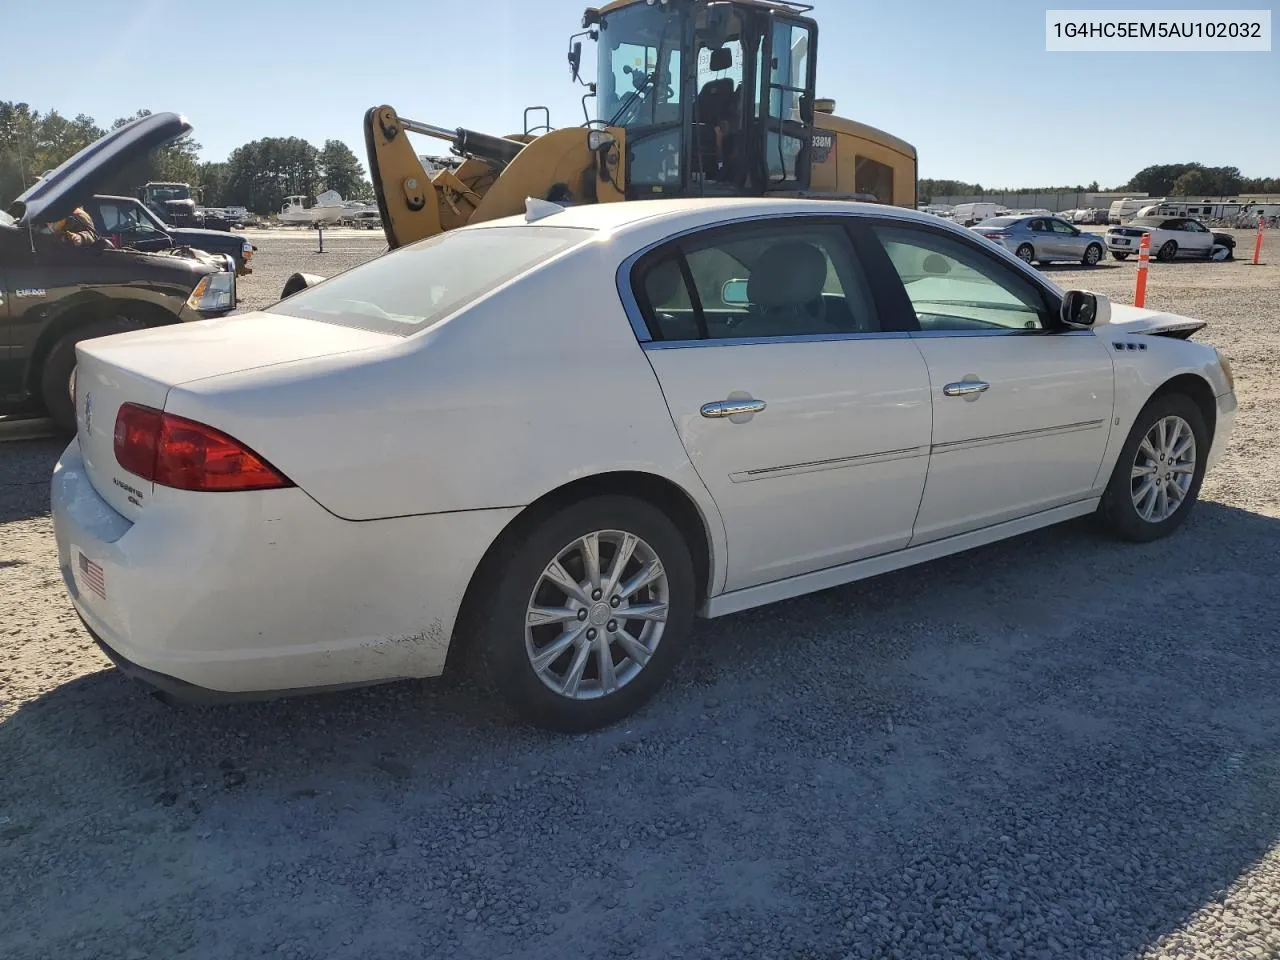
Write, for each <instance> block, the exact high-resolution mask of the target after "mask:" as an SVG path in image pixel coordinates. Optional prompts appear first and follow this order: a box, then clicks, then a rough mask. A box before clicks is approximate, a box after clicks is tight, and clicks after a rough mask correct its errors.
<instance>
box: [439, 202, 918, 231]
mask: <svg viewBox="0 0 1280 960" xmlns="http://www.w3.org/2000/svg"><path fill="white" fill-rule="evenodd" d="M790 213H807V214H810V215H812V216H818V217H820V216H823V215H838V214H844V215H849V214H862V215H864V216H882V217H884V216H887V217H892V218H894V219H897V220H904V221H911V222H914V223H927V224H930V225H936V224H937V223H938V218H937V217H935V216H933V215H932V214H928V213H921V212H919V211H916V210H911V209H908V208H907V207H893V206H889V205H887V204H880V203H858V202H855V201H851V200H819V199H809V198H803V197H798V198H783V197H768V198H764V197H705V198H701V197H695V198H682V199H668V200H628V201H626V202H617V203H593V204H582V205H579V206H567V207H565V208H564V209H563V211H561V212H558V213H551V214H547V215H544V216H541V217H538V218H536V219H535V220H534V221H533V223H535V224H542V225H546V226H549V227H578V228H586V229H589V230H601V231H608V232H620V231H625V230H627V229H628V228H630V227H634V226H637V225H640V224H643V225H644V226H645V227H653V226H667V227H669V228H670V229H671V230H673V231H674V230H681V229H687V228H691V227H699V226H713V225H715V224H717V223H720V222H723V221H731V220H743V219H750V218H752V217H758V216H780V215H781V216H785V215H787V214H790ZM526 222H528V221H526V219H525V217H524V216H523V215H520V216H513V217H503V218H502V219H498V220H490V221H487V222H484V223H479V224H474V225H472V226H467V227H463V228H462V229H464V230H483V229H485V228H487V227H495V226H519V225H523V224H525V223H526Z"/></svg>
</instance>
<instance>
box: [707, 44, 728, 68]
mask: <svg viewBox="0 0 1280 960" xmlns="http://www.w3.org/2000/svg"><path fill="white" fill-rule="evenodd" d="M707 66H709V67H710V68H711V69H712V70H714V71H715V72H716V73H719V72H720V71H721V70H728V69H729V68H730V67H732V66H733V51H732V50H730V49H729V48H728V47H721V48H720V49H719V50H712V51H711V62H710V63H708V64H707Z"/></svg>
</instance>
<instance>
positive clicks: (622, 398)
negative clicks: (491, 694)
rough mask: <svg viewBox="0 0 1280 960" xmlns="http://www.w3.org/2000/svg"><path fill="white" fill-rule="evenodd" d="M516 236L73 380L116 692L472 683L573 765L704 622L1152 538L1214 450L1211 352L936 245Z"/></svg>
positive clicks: (1013, 268) (453, 250) (1016, 265)
mask: <svg viewBox="0 0 1280 960" xmlns="http://www.w3.org/2000/svg"><path fill="white" fill-rule="evenodd" d="M530 206H531V212H530V214H529V215H528V216H527V217H524V218H519V217H516V218H509V219H505V220H496V221H491V222H488V223H483V224H479V225H476V226H470V227H466V228H463V229H459V230H454V231H451V232H449V233H446V234H443V235H440V236H437V237H434V238H432V239H429V240H426V241H423V242H421V243H417V244H414V245H412V246H409V247H405V248H403V249H401V250H397V251H395V252H393V253H390V254H388V255H386V256H383V257H380V258H378V259H376V260H374V261H372V262H370V263H367V264H365V265H363V266H360V267H357V268H355V269H354V270H351V271H349V272H347V273H344V274H341V275H339V276H337V277H334V278H332V279H330V280H327V281H324V282H322V283H319V284H318V285H315V286H311V287H309V288H306V289H303V290H302V291H301V292H299V293H297V294H296V295H294V296H292V297H291V298H289V299H286V300H284V301H282V302H280V303H279V304H277V305H275V306H274V307H271V308H270V309H268V310H266V311H263V312H258V313H249V314H244V315H240V316H232V317H228V318H226V319H223V320H216V321H209V322H201V323H196V324H186V325H183V326H181V327H161V328H159V329H153V330H146V331H139V332H135V333H125V334H121V335H117V336H112V337H106V338H102V339H97V340H92V341H86V342H84V343H81V344H80V346H79V350H78V356H79V373H78V376H77V383H76V411H77V416H78V419H79V433H78V436H77V438H76V439H75V440H74V441H73V442H72V443H71V444H70V446H68V448H67V449H66V451H65V453H64V454H63V456H62V458H61V460H60V462H59V464H58V466H57V468H56V472H55V474H54V477H53V491H52V493H53V498H52V499H53V513H54V526H55V530H56V534H57V543H58V555H59V562H60V564H61V568H62V574H63V577H64V579H65V581H66V586H67V589H68V591H69V592H70V595H71V598H72V600H73V601H74V603H75V607H76V609H77V610H78V611H79V612H80V615H81V616H82V617H83V619H84V621H85V623H86V624H87V625H88V627H89V629H90V630H91V631H92V633H93V634H94V636H95V637H97V638H98V640H99V642H100V643H101V644H102V646H103V648H104V650H105V651H106V652H107V653H108V655H109V656H110V657H111V658H112V659H113V660H114V661H115V662H116V663H117V664H118V665H119V666H120V667H121V669H122V670H124V671H125V672H126V673H130V674H132V675H135V676H138V677H140V678H142V679H144V680H146V681H148V682H150V683H151V684H153V685H155V686H158V687H160V688H161V689H162V690H166V691H169V692H170V693H171V694H177V695H179V696H185V697H188V698H193V699H211V698H212V699H216V698H218V697H224V696H228V695H230V696H241V697H243V696H263V695H267V694H269V693H272V692H279V691H289V692H296V691H303V690H311V689H318V688H324V687H334V686H347V685H352V684H367V683H373V682H378V681H383V680H392V679H395V678H401V677H425V676H431V675H435V674H439V673H441V672H442V671H443V670H444V668H445V664H446V659H447V658H448V657H449V655H450V654H451V653H453V652H455V651H456V652H461V651H463V650H465V651H466V652H467V654H468V657H467V658H466V660H467V662H470V663H478V664H480V665H481V668H482V669H484V670H487V671H488V673H489V675H490V676H491V677H492V679H493V681H494V682H495V683H496V686H497V688H498V690H500V691H501V692H502V694H503V695H505V697H506V698H507V699H508V700H509V702H510V703H511V704H512V705H514V707H515V708H516V709H517V710H518V711H519V713H520V714H521V715H523V716H524V717H526V718H528V719H529V720H531V721H533V722H536V723H539V724H543V725H546V726H550V727H554V728H559V729H570V730H581V729H589V728H593V727H597V726H599V725H602V724H606V723H610V722H612V721H615V720H617V719H618V718H620V717H622V716H624V715H626V714H628V713H630V712H631V711H633V710H635V709H636V708H637V707H639V706H640V705H641V704H642V703H644V702H645V701H646V700H647V699H648V698H649V697H650V696H652V695H653V693H654V692H655V691H656V690H657V688H658V686H659V685H660V684H661V682H662V680H663V679H664V677H666V676H667V674H668V673H669V672H670V671H671V669H672V667H673V665H674V664H675V662H676V660H677V658H678V657H679V655H680V654H681V652H682V651H683V649H684V648H685V647H686V646H687V644H688V643H689V639H690V633H691V628H692V623H693V620H694V617H695V615H702V616H705V617H718V616H721V615H724V614H730V613H735V612H737V611H740V610H745V609H747V608H749V607H755V606H758V605H761V604H766V603H771V602H773V601H775V600H782V599H784V598H787V597H794V596H797V595H800V594H805V593H809V592H811V591H815V590H821V589H824V588H827V587H832V586H835V585H837V584H842V583H847V582H849V581H852V580H857V579H860V578H865V577H870V576H874V575H876V574H880V573H884V572H886V571H889V570H894V569H897V568H900V567H906V566H908V565H911V564H915V563H920V562H922V561H927V560H931V559H933V558H936V557H940V556H943V555H946V554H951V553H955V552H957V551H960V550H965V549H968V548H970V547H975V546H978V545H981V544H987V543H991V542H993V541H997V540H1001V539H1003V538H1006V537H1011V536H1014V535H1017V534H1020V533H1024V532H1026V531H1029V530H1034V529H1036V528H1039V527H1044V526H1047V525H1049V524H1053V523H1057V522H1059V521H1063V520H1068V519H1070V518H1072V517H1080V516H1084V515H1086V514H1093V513H1097V514H1099V515H1100V516H1101V517H1102V519H1103V520H1105V521H1106V523H1107V524H1108V525H1109V526H1110V527H1111V529H1112V530H1114V531H1115V532H1116V533H1118V534H1119V535H1120V536H1122V537H1126V538H1129V539H1132V540H1139V541H1141V540H1151V539H1154V538H1156V537H1160V536H1163V535H1165V534H1168V533H1170V532H1171V531H1172V530H1174V529H1175V528H1176V527H1177V526H1178V525H1179V524H1181V523H1182V521H1183V520H1184V519H1185V518H1186V516H1187V513H1188V511H1189V510H1190V509H1191V507H1192V504H1193V502H1194V501H1195V499H1196V496H1197V493H1198V491H1199V489H1200V483H1201V479H1202V477H1203V476H1204V472H1205V470H1206V469H1207V468H1208V467H1209V466H1211V465H1212V464H1213V463H1214V461H1215V460H1216V459H1217V458H1218V457H1219V455H1220V454H1221V451H1222V449H1223V447H1224V445H1225V443H1226V440H1227V436H1228V434H1229V432H1230V429H1231V425H1232V421H1233V416H1234V411H1235V406H1236V401H1235V397H1234V394H1233V387H1232V379H1231V372H1230V368H1229V367H1228V365H1227V363H1226V361H1225V360H1223V359H1222V358H1221V357H1220V356H1219V355H1218V353H1217V351H1216V350H1214V348H1212V347H1210V346H1205V345H1201V344H1199V343H1195V342H1191V341H1189V340H1188V339H1186V338H1187V337H1189V336H1190V335H1191V334H1192V333H1193V332H1194V331H1196V330H1198V329H1199V328H1200V327H1202V326H1203V324H1202V323H1200V322H1199V321H1195V320H1191V319H1187V318H1185V317H1178V316H1174V315H1169V314H1162V313H1158V312H1155V311H1150V310H1137V309H1133V308H1127V307H1120V306H1113V305H1111V304H1109V303H1108V301H1107V299H1106V298H1105V297H1102V296H1097V295H1094V294H1091V293H1087V292H1083V291H1068V292H1065V293H1064V292H1063V291H1062V290H1061V289H1059V288H1058V287H1056V286H1055V285H1054V284H1053V283H1051V282H1050V281H1049V280H1047V279H1046V278H1045V277H1043V276H1041V275H1040V274H1038V273H1037V272H1036V271H1035V270H1034V269H1033V268H1031V267H1029V266H1027V265H1026V264H1024V263H1022V262H1020V261H1019V260H1017V259H1016V258H1015V257H1014V256H1013V255H1012V254H1010V253H1008V252H1007V251H1005V250H1001V249H998V248H996V247H995V246H994V245H992V244H989V243H987V242H986V241H984V240H983V239H982V238H980V237H977V236H975V235H973V234H972V232H970V231H967V230H963V229H961V228H959V227H956V226H954V225H952V224H948V223H944V222H942V221H940V220H938V219H937V218H936V217H931V216H928V215H926V214H919V213H916V212H914V211H906V210H900V209H896V208H893V207H886V206H879V205H863V204H850V203H838V202H823V201H816V200H754V199H751V200H741V199H740V200H684V201H645V202H629V203H615V204H600V205H596V206H580V207H571V208H568V209H560V208H558V207H556V206H555V205H552V204H546V203H541V202H537V201H534V202H531V205H530ZM779 639H780V641H781V640H783V639H785V638H782V637H780V638H779Z"/></svg>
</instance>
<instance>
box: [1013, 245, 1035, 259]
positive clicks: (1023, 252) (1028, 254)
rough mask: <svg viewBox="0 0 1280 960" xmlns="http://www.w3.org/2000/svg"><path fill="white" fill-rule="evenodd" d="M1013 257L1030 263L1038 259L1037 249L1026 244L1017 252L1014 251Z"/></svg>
mask: <svg viewBox="0 0 1280 960" xmlns="http://www.w3.org/2000/svg"><path fill="white" fill-rule="evenodd" d="M1013 255H1014V256H1015V257H1017V258H1018V259H1019V260H1021V261H1022V262H1023V263H1030V262H1031V261H1032V260H1034V259H1035V258H1036V251H1035V248H1034V247H1032V246H1031V244H1029V243H1024V244H1022V245H1021V246H1020V247H1018V249H1017V250H1015V251H1013Z"/></svg>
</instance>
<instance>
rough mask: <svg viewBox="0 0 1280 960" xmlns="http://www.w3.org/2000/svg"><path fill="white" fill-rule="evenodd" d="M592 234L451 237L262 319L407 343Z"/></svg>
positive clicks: (298, 298) (318, 289) (547, 231)
mask: <svg viewBox="0 0 1280 960" xmlns="http://www.w3.org/2000/svg"><path fill="white" fill-rule="evenodd" d="M594 233H595V231H594V230H589V229H581V228H576V227H534V226H528V227H487V228H481V229H476V230H451V231H449V232H448V233H442V234H439V235H437V236H434V237H431V238H430V239H428V240H423V241H420V242H418V243H414V244H411V245H410V246H407V247H401V248H400V249H399V250H396V251H394V252H393V253H388V254H386V255H385V256H381V257H379V258H378V259H376V260H372V261H370V262H369V263H366V264H362V265H361V266H358V267H356V268H355V269H354V270H349V271H347V272H346V273H341V274H339V275H338V276H336V277H333V278H331V279H329V280H326V281H325V282H324V283H321V284H319V285H318V286H315V287H309V288H307V289H305V290H303V291H301V292H299V293H296V294H294V295H293V296H291V297H289V298H288V299H286V300H282V301H281V302H280V303H278V304H276V305H275V306H273V307H270V308H269V309H268V310H267V312H268V313H283V314H288V315H290V316H294V317H305V318H306V319H308V320H319V321H321V322H323V323H335V324H338V325H340V326H346V327H359V328H360V329H362V330H373V331H375V332H378V333H391V334H396V335H398V336H405V337H407V336H409V335H410V334H413V333H416V332H418V331H419V330H423V329H425V328H426V327H429V326H431V325H432V324H434V323H436V322H438V321H440V320H443V319H444V318H445V317H447V316H449V315H450V314H452V313H454V312H455V311H457V310H460V309H462V308H463V307H465V306H466V305H467V304H469V303H471V302H472V301H474V300H477V299H479V298H480V297H482V296H483V295H484V294H486V293H489V292H490V291H491V290H494V289H496V288H497V287H499V286H501V285H502V284H504V283H506V282H507V281H508V280H513V279H515V278H516V277H517V276H520V275H521V274H523V273H526V272H528V271H529V270H531V269H533V268H534V267H536V266H537V265H538V264H540V263H543V262H545V261H547V260H549V259H551V258H552V257H554V256H556V255H557V254H559V253H562V252H563V251H565V250H568V249H569V248H570V247H573V246H576V245H577V244H580V243H583V242H585V241H586V240H589V239H590V238H591V237H592V236H593V235H594Z"/></svg>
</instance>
